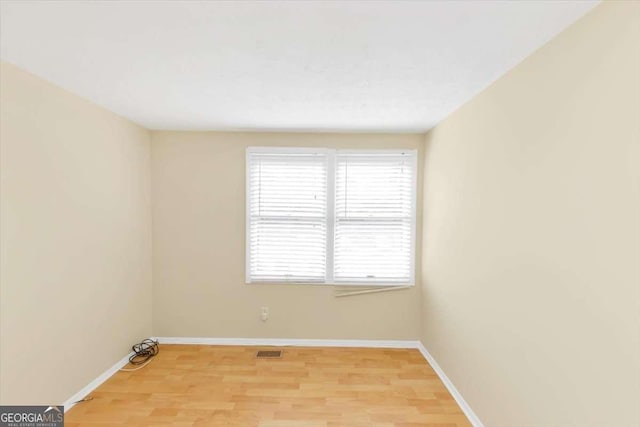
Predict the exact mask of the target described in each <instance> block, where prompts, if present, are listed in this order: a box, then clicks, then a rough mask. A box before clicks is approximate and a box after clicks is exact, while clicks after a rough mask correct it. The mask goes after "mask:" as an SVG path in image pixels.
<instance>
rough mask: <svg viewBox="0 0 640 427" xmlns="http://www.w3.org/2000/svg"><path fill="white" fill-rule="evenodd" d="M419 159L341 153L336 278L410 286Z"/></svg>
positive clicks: (410, 156)
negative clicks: (404, 283) (400, 283)
mask: <svg viewBox="0 0 640 427" xmlns="http://www.w3.org/2000/svg"><path fill="white" fill-rule="evenodd" d="M414 164H415V161H414V154H413V152H410V153H407V154H402V153H397V154H378V155H374V154H351V153H349V154H338V156H337V164H336V188H335V192H336V203H335V214H336V223H335V243H334V247H335V254H334V277H335V280H336V281H337V282H340V281H342V282H372V283H375V282H389V283H393V282H409V281H410V280H411V276H412V272H411V268H412V263H411V257H412V235H411V233H412V229H413V226H412V224H413V220H412V215H413V206H412V204H413V185H414V173H415V171H414Z"/></svg>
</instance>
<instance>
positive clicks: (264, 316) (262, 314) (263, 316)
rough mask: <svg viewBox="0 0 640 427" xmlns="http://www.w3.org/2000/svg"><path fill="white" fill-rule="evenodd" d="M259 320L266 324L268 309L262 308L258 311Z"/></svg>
mask: <svg viewBox="0 0 640 427" xmlns="http://www.w3.org/2000/svg"><path fill="white" fill-rule="evenodd" d="M260 318H261V319H262V321H263V322H266V321H267V319H268V318H269V307H262V308H261V309H260Z"/></svg>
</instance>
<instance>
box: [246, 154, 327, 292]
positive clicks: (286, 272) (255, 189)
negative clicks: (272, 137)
mask: <svg viewBox="0 0 640 427" xmlns="http://www.w3.org/2000/svg"><path fill="white" fill-rule="evenodd" d="M248 168H249V174H248V179H249V189H248V191H249V194H248V197H249V230H248V231H249V239H248V244H249V259H250V262H249V276H250V280H251V281H324V279H325V270H326V267H325V265H326V238H327V226H326V224H327V218H326V216H327V211H326V206H327V198H326V196H327V177H326V174H327V163H326V154H324V153H308V154H301V153H292V154H284V153H262V152H261V153H250V154H249V163H248Z"/></svg>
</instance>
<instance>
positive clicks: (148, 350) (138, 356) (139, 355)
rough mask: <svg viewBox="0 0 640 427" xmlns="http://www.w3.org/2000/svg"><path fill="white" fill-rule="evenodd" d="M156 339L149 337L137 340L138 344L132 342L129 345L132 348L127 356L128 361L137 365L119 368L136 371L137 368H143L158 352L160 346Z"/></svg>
mask: <svg viewBox="0 0 640 427" xmlns="http://www.w3.org/2000/svg"><path fill="white" fill-rule="evenodd" d="M158 344H159V343H158V341H154V340H151V339H145V340H142V341H141V342H139V343H138V344H134V345H133V346H132V347H131V350H133V354H132V355H131V357H129V363H130V364H132V365H134V366H138V367H137V368H133V369H120V370H121V371H137V370H138V369H141V368H144V367H145V366H147V364H148V363H149V362H151V360H152V359H153V358H154V357H155V356H156V355H157V354H158V353H160V346H159V345H158Z"/></svg>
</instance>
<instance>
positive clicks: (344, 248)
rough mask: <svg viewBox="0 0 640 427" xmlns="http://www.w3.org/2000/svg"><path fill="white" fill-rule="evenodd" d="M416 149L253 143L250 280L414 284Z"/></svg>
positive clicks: (250, 157) (249, 192) (249, 183)
mask: <svg viewBox="0 0 640 427" xmlns="http://www.w3.org/2000/svg"><path fill="white" fill-rule="evenodd" d="M415 194H416V153H415V150H378V151H368V150H330V149H312V148H273V147H251V148H248V149H247V282H248V283H255V282H279V283H283V282H284V283H286V282H293V283H326V284H365V285H370V284H379V285H394V284H395V285H406V284H413V281H414V256H415V254H414V252H415V251H414V247H415V203H416V198H415Z"/></svg>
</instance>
